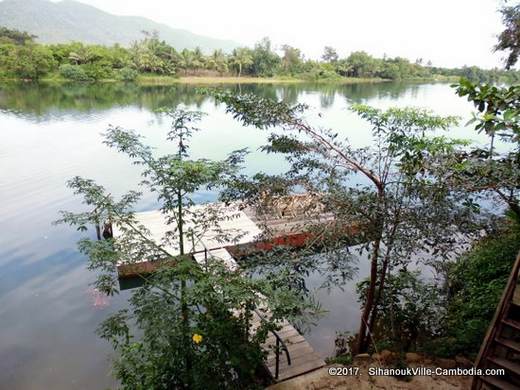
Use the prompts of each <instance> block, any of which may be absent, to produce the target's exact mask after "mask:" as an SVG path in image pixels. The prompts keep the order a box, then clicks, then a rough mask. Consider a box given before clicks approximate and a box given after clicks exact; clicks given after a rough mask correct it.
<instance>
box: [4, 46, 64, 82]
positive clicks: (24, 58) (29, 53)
mask: <svg viewBox="0 0 520 390" xmlns="http://www.w3.org/2000/svg"><path fill="white" fill-rule="evenodd" d="M5 61H6V63H5V65H6V68H7V71H8V72H10V73H12V74H14V75H16V76H18V77H20V78H22V79H30V80H38V79H39V78H41V77H42V76H44V75H46V74H47V73H48V72H50V71H51V70H52V69H54V67H55V66H56V62H55V61H54V58H53V56H52V52H51V51H50V50H49V49H48V48H47V47H45V46H41V45H36V44H28V45H23V46H15V47H14V48H13V50H12V51H10V55H9V57H8V58H6V60H5Z"/></svg>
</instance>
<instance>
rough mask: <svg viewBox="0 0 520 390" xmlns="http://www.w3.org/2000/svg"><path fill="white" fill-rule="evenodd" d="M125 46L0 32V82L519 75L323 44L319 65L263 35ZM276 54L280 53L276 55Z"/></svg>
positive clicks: (154, 39)
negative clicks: (242, 42) (42, 40)
mask: <svg viewBox="0 0 520 390" xmlns="http://www.w3.org/2000/svg"><path fill="white" fill-rule="evenodd" d="M143 34H144V36H143V39H142V40H141V41H139V42H134V43H133V44H132V45H131V46H130V47H128V48H127V47H123V46H120V45H114V46H110V47H107V46H100V45H86V44H83V43H80V42H73V43H63V44H54V45H43V44H38V43H36V42H35V41H34V39H35V38H36V37H34V36H31V35H29V34H27V33H25V32H20V31H16V30H10V29H7V28H2V27H0V78H4V79H24V80H38V79H42V78H45V79H66V80H73V81H96V80H122V81H134V80H135V79H137V77H138V76H139V75H143V76H174V77H182V76H212V77H221V76H235V77H242V76H249V77H279V78H294V79H304V80H311V81H312V80H329V81H341V80H345V79H349V78H354V79H356V80H359V79H384V80H414V79H416V80H421V79H423V80H424V79H441V80H445V79H449V78H458V77H466V78H468V79H470V80H474V81H478V82H505V83H512V82H515V81H518V80H519V79H520V74H519V73H518V72H516V71H512V70H501V69H491V70H484V69H480V68H478V67H476V66H464V67H462V68H453V69H449V68H441V67H436V66H433V65H432V64H431V62H430V61H427V60H424V59H422V58H418V59H416V60H415V61H414V62H411V61H409V60H408V59H406V58H401V57H395V58H391V57H386V56H385V57H384V58H375V57H373V56H371V55H370V54H368V53H366V52H364V51H356V52H353V53H351V54H350V55H349V56H348V57H346V58H340V57H339V56H338V54H337V52H336V50H335V49H334V48H332V47H325V48H324V53H323V56H322V58H321V60H319V61H316V60H311V59H307V58H305V57H304V55H303V54H302V52H301V51H300V49H298V48H295V47H292V46H289V45H283V46H282V47H281V48H280V50H275V48H273V47H272V44H271V42H270V40H269V39H268V38H264V39H263V40H261V41H260V42H258V43H257V44H256V45H255V46H254V47H253V48H248V47H241V48H237V49H235V50H233V52H232V53H230V54H227V53H225V52H223V51H222V50H215V51H214V52H213V53H211V54H205V53H203V52H202V50H200V49H195V50H188V49H184V50H182V51H177V50H175V49H174V48H173V47H172V46H170V45H168V44H167V43H166V42H165V41H163V40H161V39H160V37H159V36H158V34H157V33H149V32H144V33H143ZM278 52H280V53H281V54H278Z"/></svg>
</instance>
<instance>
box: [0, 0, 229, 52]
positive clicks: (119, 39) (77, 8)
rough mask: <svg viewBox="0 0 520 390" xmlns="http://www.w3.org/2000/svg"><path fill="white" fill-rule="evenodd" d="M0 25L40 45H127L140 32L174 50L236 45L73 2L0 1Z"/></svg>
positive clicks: (226, 47)
mask: <svg viewBox="0 0 520 390" xmlns="http://www.w3.org/2000/svg"><path fill="white" fill-rule="evenodd" d="M0 26H4V27H8V28H14V29H17V30H22V31H27V32H29V33H31V34H34V35H36V36H38V39H37V41H39V42H43V43H60V42H70V41H79V42H84V43H95V44H103V45H113V44H115V43H120V44H121V45H124V46H128V45H129V44H130V43H131V42H133V41H135V40H139V39H141V38H142V37H143V35H142V33H141V31H143V30H145V31H150V32H151V31H154V30H155V31H158V32H159V36H160V38H161V39H164V40H165V41H166V42H168V43H169V44H170V45H172V46H173V47H175V48H176V49H184V48H188V49H193V48H195V47H200V48H201V49H202V50H203V51H205V52H209V51H211V50H213V49H222V50H224V51H227V52H229V51H231V50H232V49H233V48H235V47H237V46H238V44H237V43H236V42H232V41H227V40H222V39H213V38H209V37H205V36H202V35H197V34H193V33H191V32H189V31H186V30H181V29H175V28H171V27H169V26H167V25H165V24H161V23H156V22H154V21H152V20H150V19H146V18H142V17H138V16H118V15H112V14H109V13H107V12H104V11H101V10H99V9H98V8H95V7H92V6H90V5H86V4H82V3H79V2H77V1H72V0H64V1H61V2H59V3H53V2H51V1H48V0H4V1H0Z"/></svg>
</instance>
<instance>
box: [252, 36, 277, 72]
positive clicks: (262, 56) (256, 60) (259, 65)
mask: <svg viewBox="0 0 520 390" xmlns="http://www.w3.org/2000/svg"><path fill="white" fill-rule="evenodd" d="M280 63H281V59H280V57H279V56H278V54H276V53H275V52H274V51H273V50H272V47H271V41H270V40H269V38H267V37H266V38H263V39H262V40H261V41H260V42H258V43H257V44H256V45H255V47H254V49H253V63H252V64H251V71H252V73H253V74H255V75H257V76H273V75H274V74H275V73H276V72H277V71H278V68H279V67H280Z"/></svg>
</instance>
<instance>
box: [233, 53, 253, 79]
mask: <svg viewBox="0 0 520 390" xmlns="http://www.w3.org/2000/svg"><path fill="white" fill-rule="evenodd" d="M231 62H232V64H233V65H234V66H235V67H236V68H237V74H238V77H240V76H241V75H242V70H243V69H244V68H245V67H247V66H249V65H251V64H252V63H253V56H252V54H251V50H250V49H248V48H246V47H240V48H238V49H235V50H233V54H232V55H231Z"/></svg>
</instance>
